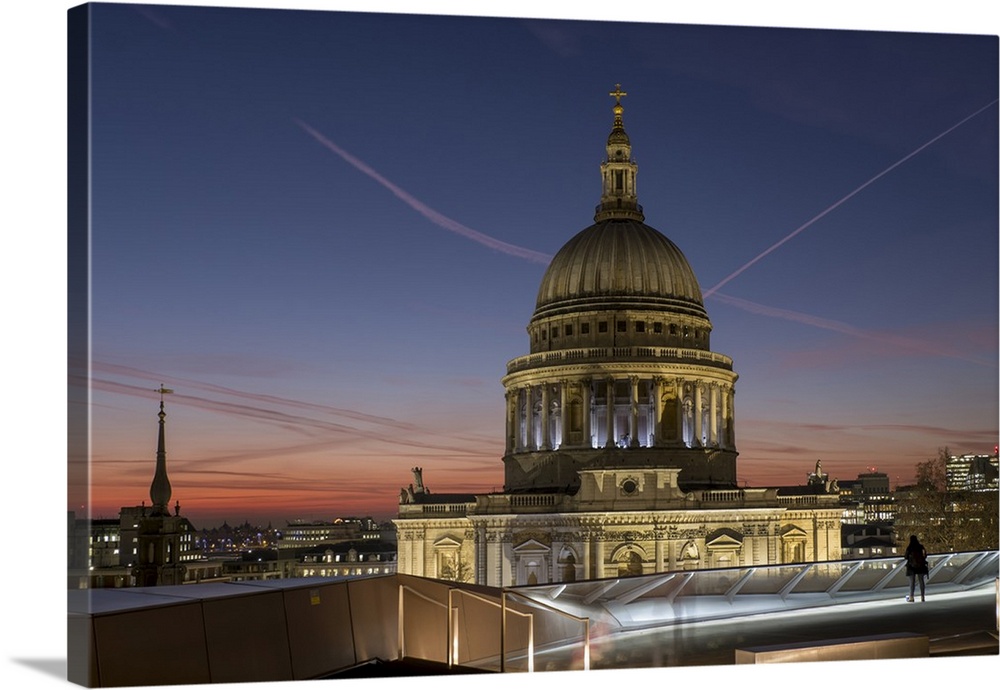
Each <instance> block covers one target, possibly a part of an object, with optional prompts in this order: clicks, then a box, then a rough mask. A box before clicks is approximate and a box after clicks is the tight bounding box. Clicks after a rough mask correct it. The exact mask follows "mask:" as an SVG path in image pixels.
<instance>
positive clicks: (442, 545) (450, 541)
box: [434, 536, 462, 549]
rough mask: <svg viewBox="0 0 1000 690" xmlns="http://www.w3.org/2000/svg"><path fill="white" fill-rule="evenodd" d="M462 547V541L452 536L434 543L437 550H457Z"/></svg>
mask: <svg viewBox="0 0 1000 690" xmlns="http://www.w3.org/2000/svg"><path fill="white" fill-rule="evenodd" d="M461 545H462V542H461V541H459V540H457V539H455V538H454V537H450V536H445V537H441V538H440V539H438V540H437V541H435V542H434V548H435V549H457V548H459V547H460V546H461Z"/></svg>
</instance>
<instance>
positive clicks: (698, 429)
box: [692, 381, 702, 446]
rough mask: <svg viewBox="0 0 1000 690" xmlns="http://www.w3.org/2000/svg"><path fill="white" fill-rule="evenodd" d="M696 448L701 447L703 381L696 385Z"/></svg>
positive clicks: (694, 411)
mask: <svg viewBox="0 0 1000 690" xmlns="http://www.w3.org/2000/svg"><path fill="white" fill-rule="evenodd" d="M692 412H693V416H694V443H693V444H692V445H694V446H701V445H702V444H701V381H695V383H694V410H693V411H692Z"/></svg>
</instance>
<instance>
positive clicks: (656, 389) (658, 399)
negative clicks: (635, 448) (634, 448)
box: [653, 376, 663, 446]
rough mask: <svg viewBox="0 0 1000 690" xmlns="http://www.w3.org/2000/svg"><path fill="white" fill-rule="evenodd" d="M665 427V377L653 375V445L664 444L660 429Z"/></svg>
mask: <svg viewBox="0 0 1000 690" xmlns="http://www.w3.org/2000/svg"><path fill="white" fill-rule="evenodd" d="M662 428H663V377H662V376H655V377H653V445H654V446H662V445H663V439H661V438H660V430H661V429H662Z"/></svg>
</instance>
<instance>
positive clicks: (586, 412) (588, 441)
mask: <svg viewBox="0 0 1000 690" xmlns="http://www.w3.org/2000/svg"><path fill="white" fill-rule="evenodd" d="M581 385H582V386H583V443H582V445H584V446H586V447H587V448H593V447H594V445H595V444H594V440H593V439H592V438H591V437H590V416H591V415H592V414H593V411H592V410H591V409H590V408H591V405H592V404H593V401H592V400H591V391H590V379H586V380H584V381H582V382H581Z"/></svg>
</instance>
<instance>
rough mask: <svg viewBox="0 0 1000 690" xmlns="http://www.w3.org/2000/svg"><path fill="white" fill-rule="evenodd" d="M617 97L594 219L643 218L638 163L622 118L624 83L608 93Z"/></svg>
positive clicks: (640, 220) (598, 220)
mask: <svg viewBox="0 0 1000 690" xmlns="http://www.w3.org/2000/svg"><path fill="white" fill-rule="evenodd" d="M608 95H609V96H613V97H614V99H615V106H614V108H613V109H612V112H614V114H615V121H614V125H613V126H612V128H611V134H609V135H608V143H607V158H606V159H605V160H604V162H603V163H601V181H602V190H601V205H600V206H598V207H597V214H596V215H595V216H594V221H596V222H600V221H602V220H607V219H609V218H628V219H632V220H638V221H639V222H642V221H643V220H645V216H644V215H643V214H642V206H640V205H639V203H638V201H637V197H636V191H635V178H636V174H637V173H638V171H639V166H638V165H636V164H635V161H633V160H632V144H631V142H630V141H629V138H628V134H626V133H625V125H624V123H623V121H622V113H623V112H624V111H625V108H623V107H622V97H623V96H627V95H628V94H627V93H626V92H624V91H622V85H621V84H615V90H614V91H612V92H610V93H609V94H608Z"/></svg>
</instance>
